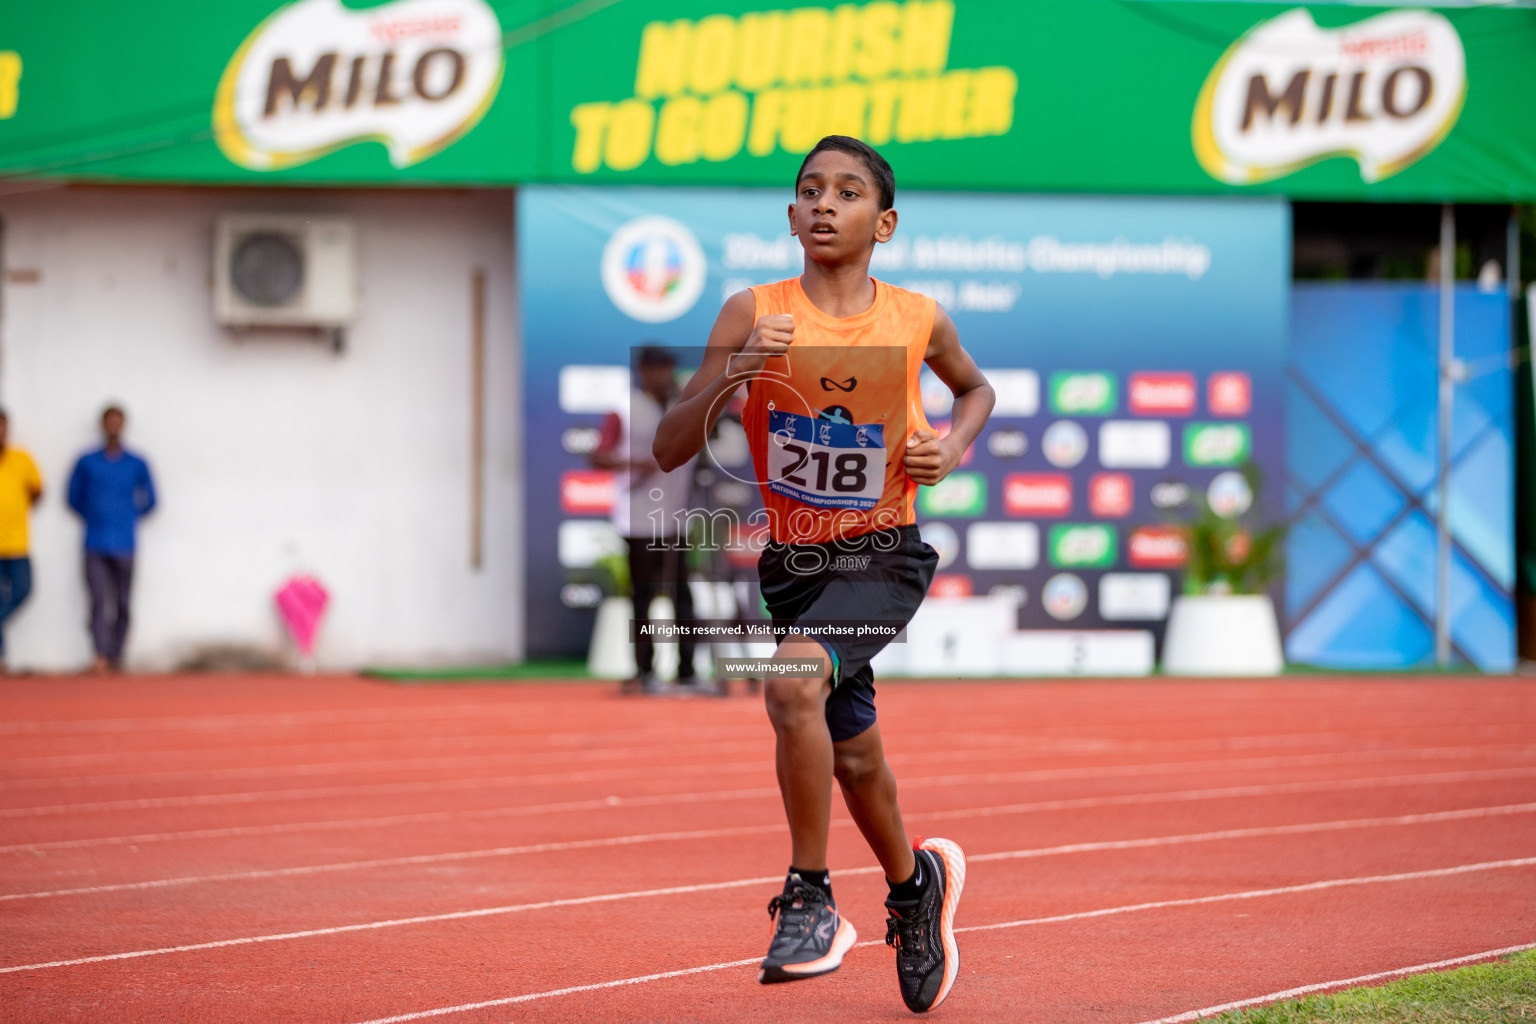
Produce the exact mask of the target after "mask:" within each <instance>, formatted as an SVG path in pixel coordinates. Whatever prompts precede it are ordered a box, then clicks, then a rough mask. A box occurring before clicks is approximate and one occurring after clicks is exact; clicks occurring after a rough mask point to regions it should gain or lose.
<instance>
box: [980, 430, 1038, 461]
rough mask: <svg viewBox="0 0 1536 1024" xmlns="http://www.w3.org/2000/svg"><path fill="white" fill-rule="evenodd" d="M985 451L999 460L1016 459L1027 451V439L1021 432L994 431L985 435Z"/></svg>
mask: <svg viewBox="0 0 1536 1024" xmlns="http://www.w3.org/2000/svg"><path fill="white" fill-rule="evenodd" d="M987 451H988V452H990V453H991V454H992V455H993V456H995V457H996V458H999V459H1017V458H1019V457H1021V456H1022V455H1023V454H1024V453H1025V452H1027V451H1029V438H1028V437H1026V436H1025V435H1024V431H1022V430H994V431H992V432H991V433H989V434H988V435H987Z"/></svg>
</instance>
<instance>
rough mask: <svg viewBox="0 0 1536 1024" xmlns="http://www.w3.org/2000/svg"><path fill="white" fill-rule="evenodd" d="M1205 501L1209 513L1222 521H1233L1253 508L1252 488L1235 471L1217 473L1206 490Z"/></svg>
mask: <svg viewBox="0 0 1536 1024" xmlns="http://www.w3.org/2000/svg"><path fill="white" fill-rule="evenodd" d="M1205 500H1206V501H1208V502H1210V505H1211V511H1212V512H1215V513H1216V514H1217V515H1218V516H1221V517H1222V518H1223V519H1235V518H1236V517H1238V516H1240V515H1242V514H1243V513H1244V512H1247V511H1248V510H1249V509H1250V508H1252V507H1253V488H1252V487H1249V486H1248V480H1247V478H1245V477H1244V476H1243V474H1241V473H1239V472H1238V471H1237V470H1235V469H1229V470H1227V471H1226V472H1224V473H1217V474H1216V477H1215V479H1213V480H1212V481H1211V485H1210V487H1208V488H1206V491H1205Z"/></svg>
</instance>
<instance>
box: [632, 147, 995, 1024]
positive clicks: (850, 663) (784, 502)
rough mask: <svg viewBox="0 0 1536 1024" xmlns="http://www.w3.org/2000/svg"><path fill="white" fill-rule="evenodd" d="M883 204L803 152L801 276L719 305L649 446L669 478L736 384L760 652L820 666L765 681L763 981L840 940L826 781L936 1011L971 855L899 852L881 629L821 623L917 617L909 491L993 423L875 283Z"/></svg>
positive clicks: (932, 329)
mask: <svg viewBox="0 0 1536 1024" xmlns="http://www.w3.org/2000/svg"><path fill="white" fill-rule="evenodd" d="M895 193H896V182H895V176H894V175H893V174H892V172H891V168H890V165H889V164H888V163H886V162H885V160H884V159H883V158H882V157H881V156H880V154H878V153H876V152H875V151H874V150H873V149H871V148H870V147H869V146H868V145H866V144H865V143H863V142H860V141H859V140H857V139H852V138H849V137H847V136H842V135H829V136H827V137H826V138H824V139H822V140H821V141H820V142H818V143H817V144H816V146H815V148H814V149H812V150H811V152H810V154H809V155H808V156H807V157H806V158H805V162H804V163H803V164H802V165H801V167H800V174H799V176H798V177H797V179H796V182H795V201H794V203H792V204H791V205H790V207H789V228H790V233H791V234H793V235H795V236H796V237H798V238H799V239H800V244H801V246H802V247H804V249H805V272H804V273H803V274H802V275H801V276H800V277H798V278H793V279H790V280H787V281H780V282H778V283H777V284H770V285H762V286H759V287H756V288H753V289H751V290H750V291H744V292H739V293H737V294H736V295H733V296H731V298H730V299H728V300H727V301H726V303H725V306H724V307H723V308H722V309H721V311H720V316H719V317H718V318H717V319H716V321H715V326H714V329H713V330H712V331H711V332H710V335H709V345H708V348H707V349H706V351H705V355H704V358H703V360H702V363H701V365H700V367H699V370H698V372H697V373H695V374H694V376H693V379H692V380H690V381H689V382H688V386H687V387H686V388H685V389H684V391H683V397H682V399H681V400H680V401H679V402H678V403H677V404H676V405H674V406H673V407H672V408H671V409H670V410H669V411H668V412H667V414H666V416H665V417H663V419H662V422H661V425H660V427H659V428H658V430H657V432H656V442H655V445H654V448H653V452H654V454H655V456H656V461H657V462H658V463H659V464H660V465H661V468H662V469H663V470H667V469H670V468H672V467H673V466H677V465H680V464H682V463H683V462H684V461H686V460H687V459H689V458H692V457H693V455H694V454H695V453H697V452H698V451H699V450H700V449H701V448H702V447H703V445H704V441H705V438H706V437H708V435H709V432H710V429H711V427H712V426H713V424H714V422H715V420H716V418H717V417H718V416H719V414H720V410H721V408H722V407H723V406H724V404H725V402H726V399H727V398H728V397H729V396H730V395H731V394H732V393H733V392H734V391H735V390H736V389H737V388H738V387H740V386H741V385H742V384H743V383H747V384H748V392H747V406H746V410H745V414H744V416H743V425H744V426H745V427H746V430H747V435H748V438H749V440H750V441H751V446H752V456H753V464H754V467H755V469H756V473H757V480H758V483H759V486H760V487H761V490H762V494H763V503H764V506H765V513H766V515H767V518H768V529H769V536H770V543H769V544H768V545H767V546H766V547H765V548H764V550H763V554H762V557H761V559H760V560H759V563H758V573H759V577H760V579H761V585H762V593H763V599H764V601H765V602H766V603H767V605H768V609H769V611H770V612H771V613H772V615H773V619H774V625H775V627H777V628H778V629H779V630H781V634H780V635H781V642H780V643H779V646H778V648H777V650H776V651H775V652H774V658H775V659H776V660H812V661H815V662H817V663H819V664H820V665H821V666H823V667H822V670H821V671H820V672H817V673H813V674H810V675H790V676H787V677H786V676H778V675H772V676H771V677H770V678H769V679H768V681H767V682H766V684H765V688H764V689H765V694H766V698H767V705H768V717H769V719H770V720H771V721H772V723H773V728H774V733H775V736H776V739H777V748H776V757H775V761H776V765H777V768H778V777H779V790H780V792H781V794H782V796H783V799H784V810H785V812H786V814H787V816H788V818H789V830H790V841H791V846H792V854H791V867H790V869H789V875H788V878H787V879H786V880H785V883H784V891H783V893H782V894H781V895H779V896H777V897H775V898H774V899H773V900H772V901H771V902H770V903H769V905H768V912H769V914H770V915H771V916H773V917H774V918H775V934H774V938H773V941H772V944H771V945H770V946H769V949H768V956H767V958H766V959H764V961H763V966H762V973H761V974H760V975H759V980H760V981H762V982H763V983H764V984H768V983H771V982H778V981H793V980H797V979H800V978H808V977H812V976H815V975H818V974H825V973H827V972H828V971H833V970H836V969H837V967H838V966H839V965H840V964H841V963H842V959H843V955H844V954H845V953H846V952H847V951H848V950H849V948H851V947H852V946H853V943H854V940H855V937H856V936H855V933H854V929H853V926H852V925H851V924H850V923H849V922H848V920H847V919H846V918H843V917H842V916H841V915H840V914H839V913H838V910H837V904H836V902H835V901H834V900H833V898H832V885H831V878H830V876H829V875H828V873H827V833H828V830H829V825H830V817H831V810H832V808H831V799H832V792H831V791H832V780H833V779H834V778H836V779H837V781H838V784H839V786H840V787H841V788H842V791H843V800H844V802H845V803H846V804H847V805H848V812H849V814H850V815H851V816H852V817H853V820H854V822H855V823H856V824H857V825H858V826H859V830H860V831H861V832H862V833H863V835H864V838H865V840H866V841H867V842H868V843H869V845H870V848H871V849H872V850H873V851H874V854H875V856H876V858H878V859H879V861H880V865H881V867H882V868H883V869H884V870H885V876H886V881H887V882H888V883H889V885H890V890H891V895H890V899H888V900H887V901H886V909H887V911H888V913H889V916H888V920H887V929H886V942H887V943H889V944H890V945H892V946H895V947H896V952H897V956H896V972H897V979H898V982H899V984H900V987H901V994H902V998H903V999H904V1000H905V1001H906V1004H907V1006H908V1007H909V1008H911V1009H912V1010H915V1011H918V1012H922V1011H925V1010H928V1009H931V1008H933V1007H934V1006H937V1005H938V1004H939V1003H940V1002H942V1001H943V999H944V997H945V996H947V995H948V994H949V990H950V987H951V986H952V985H953V984H954V980H955V976H956V973H957V972H958V970H959V953H958V951H957V949H956V947H955V938H954V917H955V906H956V904H957V903H958V902H959V899H960V890H961V887H962V886H963V884H964V882H965V857H964V855H963V854H962V852H961V850H960V848H959V847H958V846H957V845H955V844H954V843H952V842H950V841H949V840H947V839H928V840H924V841H921V842H919V843H918V845H917V846H916V848H915V849H914V848H913V847H912V846H909V844H908V841H907V834H906V830H905V828H904V827H903V825H902V821H901V810H900V808H899V807H898V806H897V803H896V779H895V776H894V775H893V774H892V773H891V769H890V766H889V765H888V764H887V763H886V760H885V753H884V750H883V748H882V746H881V742H880V729H879V726H878V725H876V724H875V705H874V685H873V684H874V677H873V674H872V673H871V671H870V667H869V663H870V659H871V658H873V657H874V655H875V654H876V653H878V652H879V651H880V649H881V648H883V647H884V646H885V644H886V643H887V642H888V641H889V639H890V636H889V634H885V635H874V636H872V635H862V636H861V635H856V634H850V633H848V632H847V631H846V630H836V629H833V630H827V629H823V630H821V631H820V633H819V635H818V633H817V632H816V631H815V630H816V627H817V626H822V627H826V626H829V625H830V626H834V627H835V626H837V625H839V624H842V623H851V622H862V623H865V624H882V625H897V626H900V625H905V624H906V623H907V622H908V621H909V620H910V619H911V618H912V615H913V613H914V612H915V611H916V610H917V606H918V605H919V604H920V603H921V602H922V599H923V596H924V594H925V593H926V591H927V588H928V584H929V581H930V580H931V579H932V578H933V571H934V568H935V566H936V565H937V562H938V556H937V555H936V554H935V553H934V551H933V549H932V548H930V547H929V546H928V545H927V544H924V543H923V541H922V538H921V537H920V536H919V535H918V531H917V526H916V525H915V523H914V520H913V514H912V508H913V500H914V498H915V497H916V493H917V486H918V485H919V484H936V483H938V482H939V481H940V480H942V479H944V477H945V476H947V475H948V474H949V472H950V471H951V470H952V469H954V468H955V466H956V465H957V464H958V463H959V461H960V457H961V455H962V454H964V452H965V450H966V448H967V447H968V446H969V445H970V443H971V442H972V441H973V440H974V439H975V438H976V435H977V434H978V433H979V432H980V431H981V428H982V426H983V424H985V423H986V419H987V415H988V414H989V413H990V412H991V410H992V403H993V399H994V396H993V393H992V388H991V386H990V385H988V384H987V381H986V378H985V377H983V376H982V374H981V372H980V371H979V370H977V369H976V364H975V363H974V362H973V361H972V360H971V357H970V356H969V355H967V354H966V352H965V350H964V349H963V348H961V347H960V340H959V336H958V335H957V333H956V331H955V325H954V323H953V321H951V320H950V318H949V316H948V314H946V313H945V312H944V311H943V310H942V309H940V308H938V306H937V305H936V304H935V303H934V301H933V300H932V299H930V298H927V297H925V296H922V295H918V294H916V293H914V292H909V291H906V290H904V289H901V288H895V287H892V286H891V285H888V284H885V283H884V282H881V281H875V280H873V279H871V278H870V276H869V261H870V257H871V256H872V255H873V253H874V248H875V244H876V243H877V242H886V241H889V240H890V238H891V236H892V234H893V233H894V232H895V230H896V211H895V209H894V208H893V206H894V202H895ZM924 362H926V363H927V364H928V366H929V367H931V368H932V370H933V372H934V373H935V374H937V375H938V377H939V379H941V380H942V381H943V382H944V383H945V384H947V385H948V386H949V389H950V390H951V391H952V392H954V395H955V403H954V408H953V412H952V415H951V421H950V422H951V427H950V431H949V433H948V435H947V436H945V437H943V438H940V437H938V436H937V435H936V434H935V432H934V431H933V430H932V429H931V427H930V425H929V424H928V422H927V420H926V419H925V418H924V416H923V409H922V402H921V399H920V396H919V391H918V374H919V372H920V371H921V369H922V365H923V363H924ZM796 627H799V630H800V631H797V629H796Z"/></svg>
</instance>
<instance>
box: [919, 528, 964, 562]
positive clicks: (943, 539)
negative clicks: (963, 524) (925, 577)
mask: <svg viewBox="0 0 1536 1024" xmlns="http://www.w3.org/2000/svg"><path fill="white" fill-rule="evenodd" d="M917 532H918V533H919V534H920V535H921V536H922V538H923V543H925V544H927V545H928V546H929V547H931V548H933V550H934V551H935V552H936V553H937V554H938V556H939V564H938V568H940V569H947V568H949V567H950V566H951V565H953V564H954V562H955V559H956V558H958V557H960V535H959V534H958V533H956V532H955V528H954V527H953V526H950V525H949V524H948V523H923V524H922V525H920V526H919V527H918V528H917Z"/></svg>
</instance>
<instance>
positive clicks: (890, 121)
mask: <svg viewBox="0 0 1536 1024" xmlns="http://www.w3.org/2000/svg"><path fill="white" fill-rule="evenodd" d="M900 91H901V83H900V82H899V81H897V80H896V79H894V78H890V79H886V80H885V81H884V82H875V83H874V84H873V85H871V86H870V87H869V127H868V128H866V129H865V131H866V132H868V134H867V135H864V136H863V139H864V141H865V142H867V143H869V144H870V145H871V146H883V145H885V144H886V143H887V142H890V141H891V134H892V132H893V131H894V130H895V124H896V96H897V94H898V93H899V92H900Z"/></svg>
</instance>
